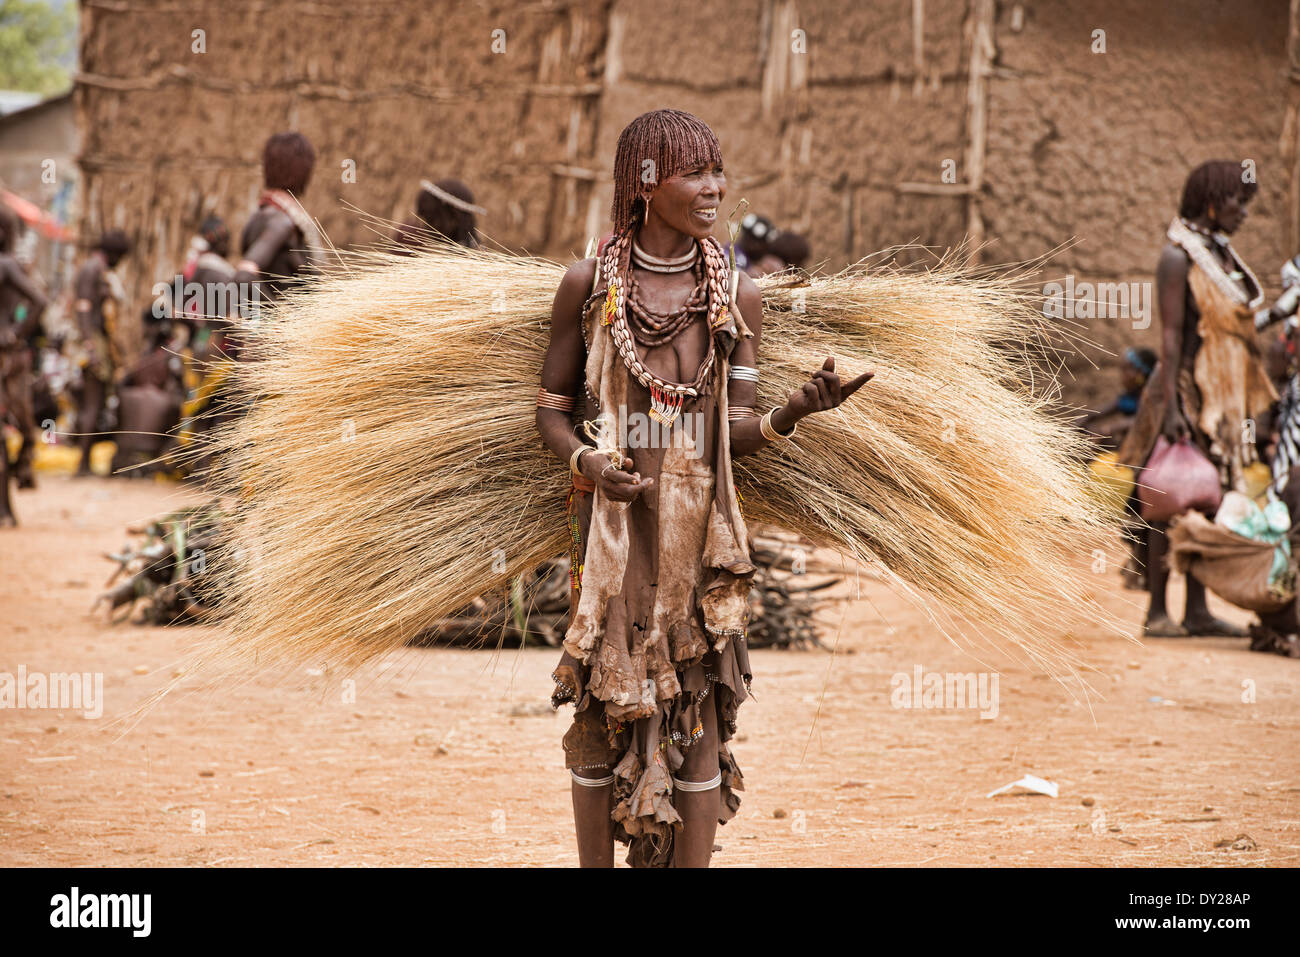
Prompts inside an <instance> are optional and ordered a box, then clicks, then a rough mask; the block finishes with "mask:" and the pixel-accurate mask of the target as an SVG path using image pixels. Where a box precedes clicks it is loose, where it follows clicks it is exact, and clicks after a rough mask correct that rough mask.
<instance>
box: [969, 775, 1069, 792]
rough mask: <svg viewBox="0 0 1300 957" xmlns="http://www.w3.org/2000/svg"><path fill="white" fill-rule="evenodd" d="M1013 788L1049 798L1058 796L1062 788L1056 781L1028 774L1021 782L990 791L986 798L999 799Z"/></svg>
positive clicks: (1014, 782)
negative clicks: (999, 796)
mask: <svg viewBox="0 0 1300 957" xmlns="http://www.w3.org/2000/svg"><path fill="white" fill-rule="evenodd" d="M1012 788H1027V789H1029V790H1030V791H1034V792H1036V793H1038V794H1046V795H1047V796H1048V797H1056V795H1057V794H1059V793H1060V788H1059V787H1058V786H1057V784H1056V782H1055V781H1045V780H1043V779H1042V778H1040V777H1035V776H1034V775H1032V774H1026V775H1025V776H1024V777H1023V778H1021V779H1020V780H1019V781H1012V782H1011V783H1010V784H1007V785H1004V786H1002V787H1000V788H998V789H997V790H995V791H990V792H989V793H988V794H986V795H984V796H985V797H997V796H998V795H999V794H1006V793H1007V792H1008V791H1010V790H1011V789H1012Z"/></svg>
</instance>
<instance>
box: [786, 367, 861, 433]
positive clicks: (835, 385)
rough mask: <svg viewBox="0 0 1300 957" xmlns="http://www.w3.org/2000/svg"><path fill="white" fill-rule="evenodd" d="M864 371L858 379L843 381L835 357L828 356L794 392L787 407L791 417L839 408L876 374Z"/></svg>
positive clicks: (787, 401)
mask: <svg viewBox="0 0 1300 957" xmlns="http://www.w3.org/2000/svg"><path fill="white" fill-rule="evenodd" d="M874 375H875V373H874V372H864V373H862V375H860V376H858V377H857V378H856V379H852V380H850V381H848V382H842V381H841V380H840V377H839V375H838V374H837V373H836V372H835V359H834V358H833V357H832V356H827V357H826V361H825V362H824V363H822V367H821V368H820V369H818V370H817V371H816V372H814V373H813V375H812V378H810V379H809V380H808V381H807V382H806V383H804V385H803V387H802V388H801V389H799V390H798V391H797V392H792V393H791V394H790V398H789V399H787V400H786V403H785V408H786V411H787V412H788V414H789V416H790V418H791V419H802V418H804V417H805V416H808V415H812V414H813V413H814V412H825V411H826V410H827V409H834V408H837V407H838V406H839V405H840V404H841V403H842V402H844V400H845V399H847V398H848V397H849V396H851V395H852V394H853V393H855V392H857V391H858V389H860V388H862V386H864V385H865V384H866V383H867V382H868V380H870V379H871V378H872V376H874Z"/></svg>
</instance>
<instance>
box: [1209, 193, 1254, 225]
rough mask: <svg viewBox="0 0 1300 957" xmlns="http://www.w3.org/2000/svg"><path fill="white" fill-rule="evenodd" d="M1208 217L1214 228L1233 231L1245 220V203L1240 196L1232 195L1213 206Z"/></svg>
mask: <svg viewBox="0 0 1300 957" xmlns="http://www.w3.org/2000/svg"><path fill="white" fill-rule="evenodd" d="M1210 219H1211V220H1212V221H1213V223H1214V226H1215V228H1217V229H1221V230H1222V231H1223V232H1225V233H1235V232H1236V231H1237V230H1238V229H1240V228H1241V224H1242V223H1244V222H1245V221H1246V203H1245V202H1243V201H1242V198H1241V197H1240V196H1232V197H1229V198H1228V199H1226V200H1224V201H1223V202H1222V203H1218V204H1216V205H1215V206H1214V208H1213V212H1212V213H1211V216H1210Z"/></svg>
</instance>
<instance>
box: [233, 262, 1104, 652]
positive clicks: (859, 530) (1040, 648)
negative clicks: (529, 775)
mask: <svg viewBox="0 0 1300 957" xmlns="http://www.w3.org/2000/svg"><path fill="white" fill-rule="evenodd" d="M562 272H563V268H562V267H560V266H558V265H555V264H553V263H548V262H543V261H540V260H536V259H526V258H524V259H521V258H516V257H508V256H504V255H500V254H496V253H490V252H482V251H479V252H468V251H465V250H460V249H448V250H433V251H430V252H427V253H422V254H420V255H417V256H414V257H394V256H388V255H385V254H382V253H368V254H365V255H362V256H359V257H356V258H353V259H350V260H348V261H347V262H345V263H344V264H342V265H340V266H339V268H337V269H336V270H334V271H332V272H331V274H330V275H329V276H328V277H327V278H326V279H325V280H324V281H323V282H321V283H320V284H319V285H318V286H316V287H315V289H314V290H313V291H312V292H311V293H310V294H306V295H299V296H296V297H291V298H289V299H288V300H287V301H285V302H284V304H283V306H282V307H281V308H277V310H276V312H275V315H274V316H272V317H269V318H268V319H267V320H265V321H264V324H263V329H262V332H261V334H260V336H259V338H260V344H259V347H258V348H259V352H261V353H262V354H263V355H264V356H265V358H264V359H263V361H261V362H257V363H248V364H245V366H244V368H243V370H242V373H243V376H244V379H245V382H244V386H243V388H244V390H245V392H246V394H247V397H248V398H249V400H250V409H249V412H248V414H247V416H246V417H244V418H243V419H242V421H240V422H239V423H238V425H237V427H236V428H235V429H234V430H233V431H232V432H231V433H230V434H228V435H226V436H224V437H223V439H222V441H223V442H224V445H225V477H226V479H227V480H228V482H229V483H230V484H229V486H228V487H229V488H237V489H238V490H239V494H238V499H239V501H238V504H237V517H238V524H237V529H238V534H237V539H238V543H239V546H240V548H239V551H238V553H237V555H236V556H235V557H236V558H237V559H238V560H237V561H234V562H232V563H231V565H230V570H231V574H232V575H233V580H232V581H231V582H230V583H229V584H228V585H227V587H228V588H229V589H230V590H231V592H232V594H233V599H232V602H231V615H230V618H229V621H228V625H229V627H228V628H227V629H225V630H226V631H227V632H228V634H229V637H228V638H226V639H223V640H222V644H221V646H220V648H218V649H217V650H216V655H217V658H218V659H219V662H220V664H222V665H224V666H226V667H227V668H229V669H232V670H234V671H236V672H240V671H244V672H247V670H248V669H251V668H254V667H256V668H259V669H260V668H265V667H268V666H274V665H276V664H281V663H289V662H299V661H309V662H313V663H318V664H319V663H322V662H323V663H328V664H330V665H333V666H337V667H340V668H343V669H351V668H355V667H356V666H358V665H361V664H362V663H364V662H367V661H369V660H371V659H374V658H375V657H376V656H379V655H382V654H384V653H386V652H389V651H392V650H394V649H397V648H400V647H402V646H403V644H405V642H406V641H407V640H408V639H410V638H411V637H412V636H414V635H416V634H418V633H420V632H421V631H423V630H424V629H425V628H426V627H427V626H428V625H429V624H430V622H433V621H435V620H436V619H438V618H440V617H442V616H445V615H447V614H448V613H450V612H451V611H452V610H453V609H455V608H458V607H460V606H462V605H464V603H465V602H466V601H467V600H468V599H469V598H470V597H472V596H473V595H475V594H478V593H482V592H486V591H489V590H491V589H494V588H498V587H504V586H505V584H506V583H507V581H508V580H509V579H510V577H512V576H515V575H518V574H520V573H522V572H525V571H527V570H529V569H532V568H534V567H535V566H537V565H538V564H539V563H540V562H542V561H544V560H546V559H548V558H550V557H552V556H554V555H557V554H559V553H561V552H563V551H564V549H565V548H566V546H567V541H568V538H567V530H566V526H565V522H564V515H563V508H564V505H563V499H564V494H565V492H566V491H567V484H568V478H567V473H566V469H565V465H564V463H561V462H559V461H557V460H555V459H554V457H553V456H551V455H550V454H549V453H548V452H547V451H546V450H545V449H544V447H543V446H542V443H541V441H540V439H539V437H538V436H537V434H536V431H535V429H534V425H533V419H534V412H535V406H534V403H535V397H536V391H537V383H538V378H539V374H540V368H541V362H542V357H543V353H544V350H545V347H546V341H547V323H548V316H549V312H550V306H551V300H552V297H553V295H554V291H555V289H556V287H557V285H558V283H559V280H560V277H561V275H562ZM764 298H765V313H764V336H763V349H762V355H761V356H760V363H761V366H762V382H761V388H760V405H762V404H764V403H767V404H777V403H779V402H782V401H784V398H785V396H786V395H787V394H788V393H789V392H790V391H791V390H793V389H794V388H796V387H797V386H798V385H801V384H802V383H803V382H804V381H806V380H807V376H808V375H809V374H810V373H811V372H812V371H813V370H815V369H816V368H818V367H819V366H820V364H821V361H822V359H823V358H824V357H825V356H827V355H834V356H835V357H836V358H837V361H838V363H839V366H838V367H839V369H840V370H841V371H842V372H845V373H847V374H848V375H854V374H856V373H857V372H859V371H861V370H863V369H865V368H874V369H876V370H877V372H878V376H877V378H876V379H875V380H873V381H872V382H871V383H870V384H869V385H868V386H866V387H865V388H864V389H863V390H862V391H861V392H860V393H859V394H858V395H857V396H855V397H854V398H853V399H852V400H850V401H849V402H848V403H846V404H845V405H844V406H842V407H841V408H840V409H838V410H836V411H833V412H830V413H826V414H823V415H820V416H815V417H813V418H810V419H807V420H805V421H804V422H802V423H801V424H800V427H799V434H798V436H797V437H796V439H795V440H794V441H793V442H789V443H781V444H780V445H779V446H776V447H772V448H769V449H767V450H765V451H763V452H761V453H759V454H758V455H756V456H753V457H750V458H746V459H740V460H737V463H736V471H737V481H738V485H739V487H740V490H741V494H742V496H743V507H744V510H745V513H746V515H747V517H749V518H751V519H757V520H762V521H768V522H772V523H774V524H776V525H780V526H783V527H786V528H790V529H792V530H794V531H797V532H800V533H802V534H803V535H805V536H807V537H808V538H810V539H812V540H813V541H815V542H817V543H819V544H823V545H827V546H831V547H834V548H837V549H839V550H840V551H842V552H844V553H846V554H847V555H850V556H852V557H853V558H856V559H859V560H862V561H866V562H879V563H881V564H883V566H884V567H885V568H887V569H888V570H889V572H890V573H891V574H892V575H893V576H896V579H897V581H898V582H899V583H900V584H901V585H902V586H903V587H905V588H907V589H910V590H914V591H915V592H916V593H920V594H922V595H925V596H928V598H929V599H933V600H937V601H938V602H940V603H942V604H944V605H946V606H948V607H949V608H951V609H952V610H954V611H956V612H958V613H960V615H961V616H962V618H961V620H957V619H949V620H946V621H944V622H942V624H943V627H945V629H946V630H948V631H949V632H950V633H951V635H952V636H954V637H957V636H958V635H963V634H964V635H966V636H967V637H974V636H978V635H979V634H986V635H989V636H992V637H993V638H994V639H995V640H1000V641H1001V643H1003V644H1004V645H1005V644H1008V643H1009V645H1011V646H1018V647H1019V648H1020V649H1022V650H1023V651H1024V652H1025V653H1026V654H1027V655H1028V656H1029V657H1030V658H1031V659H1033V661H1035V662H1036V663H1037V664H1038V665H1040V666H1041V667H1043V668H1045V669H1046V670H1048V671H1049V672H1052V673H1054V674H1061V673H1062V672H1063V670H1070V671H1072V670H1073V665H1074V664H1076V663H1077V662H1075V661H1074V660H1073V659H1072V658H1071V657H1070V655H1069V654H1068V653H1067V651H1066V649H1065V647H1064V646H1062V645H1061V644H1060V642H1059V641H1058V638H1059V637H1060V635H1061V633H1062V630H1063V628H1064V627H1066V625H1067V623H1068V622H1071V621H1074V620H1077V619H1078V617H1079V616H1080V615H1083V616H1088V617H1089V618H1091V619H1093V620H1094V621H1095V620H1097V619H1098V618H1101V617H1104V615H1103V613H1102V612H1101V611H1100V609H1098V608H1097V607H1096V606H1095V604H1094V603H1093V602H1092V601H1091V600H1090V599H1089V598H1088V596H1087V590H1086V588H1085V585H1084V583H1083V581H1082V580H1081V578H1080V576H1079V575H1078V573H1077V571H1076V567H1075V565H1074V564H1073V562H1072V552H1074V551H1075V550H1076V549H1078V548H1083V547H1087V546H1088V543H1090V542H1092V541H1094V540H1095V539H1096V537H1097V536H1098V535H1104V534H1106V533H1108V531H1109V524H1108V520H1107V519H1106V518H1105V517H1104V516H1103V515H1102V514H1101V513H1100V511H1099V510H1098V508H1097V507H1096V506H1095V505H1094V504H1093V502H1092V500H1091V499H1090V498H1089V496H1088V495H1087V493H1086V491H1085V481H1086V478H1085V476H1084V474H1083V470H1082V469H1080V468H1079V467H1078V465H1077V463H1076V460H1075V458H1076V455H1075V453H1076V452H1080V453H1081V451H1082V450H1081V447H1080V441H1081V440H1080V438H1079V437H1078V436H1076V435H1075V434H1074V433H1073V432H1072V431H1071V430H1070V429H1069V428H1068V427H1067V426H1065V425H1064V424H1062V423H1059V422H1058V421H1056V420H1054V419H1053V418H1051V417H1050V416H1049V415H1048V414H1046V412H1045V411H1044V407H1043V406H1044V402H1045V398H1044V397H1043V396H1042V395H1041V394H1037V393H1036V392H1035V391H1034V390H1032V389H1030V388H1028V387H1027V386H1026V385H1025V384H1024V383H1023V382H1022V379H1024V376H1025V373H1026V370H1027V368H1029V366H1028V364H1027V362H1026V356H1025V351H1024V346H1025V345H1026V344H1032V343H1033V342H1035V341H1037V339H1036V336H1037V334H1036V331H1035V323H1034V318H1033V317H1034V313H1033V310H1032V309H1031V308H1030V307H1029V305H1028V302H1027V300H1026V299H1025V298H1024V297H1023V296H1022V294H1021V293H1020V292H1018V291H1017V285H1016V283H1015V282H1013V281H1009V280H1005V279H996V278H992V279H991V278H987V277H985V278H977V277H972V276H970V275H966V274H963V273H962V272H961V271H960V270H958V269H956V268H954V267H950V266H944V267H941V268H940V269H938V270H935V271H930V272H928V273H909V272H903V271H897V270H889V269H883V268H882V269H878V270H872V271H871V273H870V274H866V275H864V273H863V271H862V270H858V271H856V272H846V273H842V274H840V275H836V276H832V277H829V278H819V279H815V280H814V281H813V282H812V283H811V285H809V286H806V287H804V288H801V289H790V288H775V287H773V288H769V289H767V290H766V291H765V297H764ZM927 604H930V605H932V607H933V602H931V601H928V602H927ZM936 621H939V619H936ZM954 622H956V624H955V625H954ZM1012 650H1015V649H1014V647H1013V648H1012Z"/></svg>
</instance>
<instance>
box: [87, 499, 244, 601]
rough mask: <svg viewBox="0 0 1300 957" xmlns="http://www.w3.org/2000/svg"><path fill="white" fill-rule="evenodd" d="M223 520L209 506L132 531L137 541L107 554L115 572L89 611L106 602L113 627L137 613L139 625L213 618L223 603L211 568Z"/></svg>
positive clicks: (216, 558)
mask: <svg viewBox="0 0 1300 957" xmlns="http://www.w3.org/2000/svg"><path fill="white" fill-rule="evenodd" d="M222 519H223V514H222V512H221V510H220V508H219V507H218V506H217V505H216V504H215V503H210V504H207V505H199V506H194V507H191V508H183V509H180V510H179V511H175V512H172V513H170V514H168V515H165V516H163V517H162V518H160V519H157V520H156V521H153V522H150V523H149V524H148V525H146V526H145V527H143V528H131V529H128V530H127V531H128V533H129V534H131V535H135V536H137V539H138V540H137V541H135V542H128V543H127V544H125V545H123V546H122V548H121V550H120V551H118V552H115V553H108V554H106V555H105V556H104V557H105V558H107V559H108V560H109V561H112V562H115V563H116V564H117V568H116V570H114V572H113V574H112V575H111V576H110V577H109V579H108V581H107V583H106V585H105V587H106V588H107V589H108V590H107V591H105V592H104V593H103V594H101V595H100V596H99V597H98V598H97V599H95V604H94V605H93V606H92V608H91V610H92V611H93V610H94V609H95V608H97V607H99V605H100V604H107V605H108V616H109V620H110V621H111V622H112V623H113V624H117V623H119V622H122V621H125V620H126V619H127V618H129V617H130V616H131V614H132V612H133V611H135V610H137V609H138V610H139V615H138V616H137V617H136V618H135V623H136V624H151V625H183V624H193V623H196V622H199V621H202V620H206V619H207V618H209V616H210V615H211V614H212V613H213V612H214V611H216V610H217V608H218V606H219V605H220V603H221V594H220V590H219V588H218V586H217V584H216V576H215V575H214V574H213V573H212V570H211V566H213V565H214V564H215V563H217V562H219V561H220V558H219V552H220V548H221V544H222V541H221V526H222ZM124 576H125V580H123V581H121V582H120V584H115V583H117V582H118V580H119V579H122V578H123V577H124Z"/></svg>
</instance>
